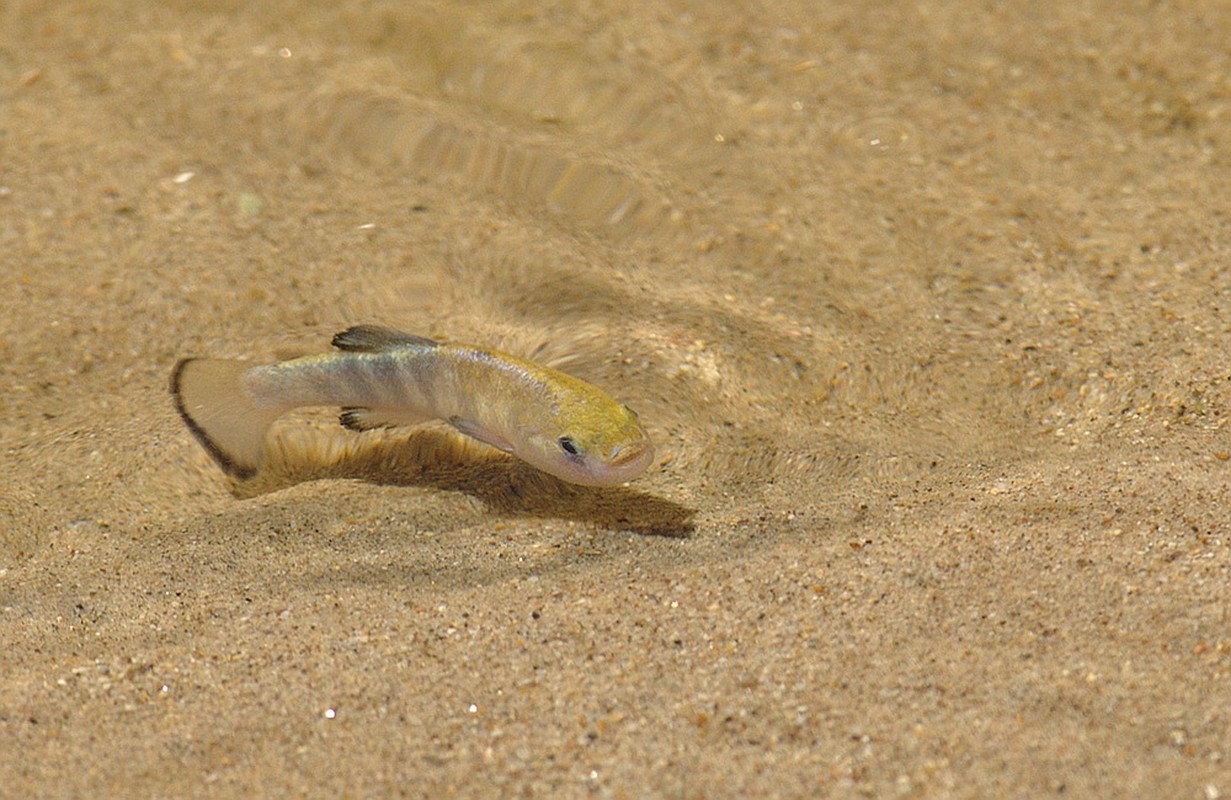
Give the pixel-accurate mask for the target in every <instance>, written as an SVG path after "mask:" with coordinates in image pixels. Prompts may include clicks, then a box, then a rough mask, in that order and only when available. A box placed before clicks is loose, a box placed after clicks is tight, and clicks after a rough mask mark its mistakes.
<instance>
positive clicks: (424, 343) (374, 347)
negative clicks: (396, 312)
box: [330, 325, 438, 353]
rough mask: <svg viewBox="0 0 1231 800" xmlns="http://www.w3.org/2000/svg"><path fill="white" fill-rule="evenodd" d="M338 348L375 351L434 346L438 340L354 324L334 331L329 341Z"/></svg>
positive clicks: (352, 350)
mask: <svg viewBox="0 0 1231 800" xmlns="http://www.w3.org/2000/svg"><path fill="white" fill-rule="evenodd" d="M330 344H332V345H333V346H334V347H336V348H338V349H339V350H346V351H348V352H357V353H375V352H378V351H380V350H387V349H389V348H391V347H406V346H408V345H409V346H415V347H435V346H436V345H437V344H438V342H435V341H433V340H431V339H427V338H424V337H423V336H415V335H413V334H410V333H402V332H401V331H395V330H394V329H393V328H386V327H383V326H381V325H354V326H352V327H350V328H347V329H346V330H344V331H341V332H339V333H335V334H334V335H333V339H332V340H331V341H330Z"/></svg>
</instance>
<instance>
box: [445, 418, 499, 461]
mask: <svg viewBox="0 0 1231 800" xmlns="http://www.w3.org/2000/svg"><path fill="white" fill-rule="evenodd" d="M449 424H450V425H452V426H453V427H454V428H457V429H458V430H459V431H461V432H462V433H464V434H466V435H467V436H469V437H470V438H472V439H478V440H479V441H480V442H483V443H484V444H490V445H491V446H492V447H494V448H496V449H497V450H503V451H504V452H506V453H511V452H513V443H512V442H510V441H509V440H508V439H506V438H504V437H503V436H501V435H500V434H498V433H496V432H495V431H493V430H491V429H489V428H485V427H483V426H482V425H480V424H479V423H477V422H474V421H472V420H468V419H462V418H461V417H450V418H449Z"/></svg>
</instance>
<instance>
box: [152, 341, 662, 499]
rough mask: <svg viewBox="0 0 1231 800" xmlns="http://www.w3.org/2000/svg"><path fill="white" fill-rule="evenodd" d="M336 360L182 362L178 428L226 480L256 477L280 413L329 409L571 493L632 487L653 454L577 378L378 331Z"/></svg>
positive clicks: (616, 406)
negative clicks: (532, 474)
mask: <svg viewBox="0 0 1231 800" xmlns="http://www.w3.org/2000/svg"><path fill="white" fill-rule="evenodd" d="M332 345H333V346H334V347H335V348H336V350H335V351H332V352H328V353H322V354H319V355H310V356H304V357H301V358H294V359H290V360H287V361H281V362H277V363H273V364H255V365H254V364H253V363H251V362H248V361H241V360H233V359H216V358H185V359H181V360H180V361H179V362H178V363H176V365H175V368H174V370H173V372H172V374H171V396H172V398H173V399H174V402H175V408H176V410H177V411H178V412H179V415H180V417H181V418H182V419H183V421H184V423H185V424H186V425H187V426H188V429H189V430H190V431H191V432H192V434H193V436H195V437H196V439H197V441H198V442H200V444H201V445H202V446H203V447H204V448H205V450H206V452H207V453H209V455H210V456H211V457H212V458H213V460H214V461H215V462H217V464H218V466H220V467H221V468H222V470H223V471H224V472H226V473H227V474H228V475H231V476H233V477H235V478H238V479H240V480H246V479H249V478H251V477H253V476H255V475H256V474H257V473H258V472H259V470H260V468H261V466H262V464H263V463H264V457H265V437H266V434H267V432H268V430H269V428H270V426H271V425H272V424H273V423H274V421H275V420H277V419H278V418H279V417H281V416H282V415H283V414H285V413H287V412H289V411H291V410H292V409H295V408H302V407H308V406H337V407H339V408H340V409H341V412H340V415H339V422H340V423H341V424H342V426H343V427H344V428H347V429H349V430H352V431H360V432H361V431H368V430H373V429H377V428H386V427H396V426H409V425H418V424H421V423H424V422H427V421H429V420H434V419H439V420H444V421H445V422H447V423H448V424H450V425H452V426H453V427H454V428H455V429H457V430H458V431H460V432H461V433H463V434H465V435H466V436H469V437H471V438H472V439H476V440H478V441H480V442H483V443H484V444H487V445H490V446H491V447H494V448H496V449H497V450H501V451H504V452H506V453H509V454H511V455H513V456H515V457H517V458H519V459H521V460H522V461H525V462H526V463H528V464H530V465H531V466H533V467H536V468H538V469H539V470H542V471H543V472H546V473H547V474H549V475H553V476H555V477H556V478H559V479H561V480H563V481H567V482H569V483H575V484H580V485H583V486H614V485H618V484H623V483H626V482H628V481H630V480H632V479H633V478H635V477H637V476H638V475H640V474H641V473H643V472H645V470H646V469H647V468H648V467H649V466H650V463H651V462H652V461H653V459H654V447H653V445H652V443H651V441H650V437H649V436H648V435H647V433H646V431H645V428H644V427H643V426H642V424H641V421H640V419H639V418H638V416H637V414H636V412H634V411H633V410H632V409H631V408H629V407H628V406H627V405H625V404H623V403H621V402H619V401H618V400H616V399H614V398H613V397H611V396H610V395H608V394H607V393H606V392H604V391H603V390H601V389H599V388H598V387H596V386H593V385H592V384H589V383H587V382H585V381H583V380H581V379H579V378H576V377H573V376H572V375H569V374H567V373H564V372H561V371H559V370H556V369H552V368H550V367H546V366H543V365H540V364H536V363H534V362H532V361H528V360H526V359H523V358H519V357H517V356H513V355H510V354H508V353H502V352H500V351H498V350H492V349H489V348H486V347H479V346H475V345H468V344H461V343H449V342H440V341H436V340H433V339H428V338H425V337H422V336H415V335H413V334H409V333H402V332H401V331H397V330H393V329H391V328H386V327H382V326H378V325H356V326H354V327H350V328H347V329H346V330H344V331H342V332H340V333H338V334H336V335H335V336H334V337H333V340H332Z"/></svg>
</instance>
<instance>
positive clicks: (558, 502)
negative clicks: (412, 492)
mask: <svg viewBox="0 0 1231 800" xmlns="http://www.w3.org/2000/svg"><path fill="white" fill-rule="evenodd" d="M321 479H350V480H361V481H365V482H368V483H373V484H377V485H382V486H407V487H411V486H414V487H430V488H433V489H441V490H444V491H452V492H462V493H465V494H468V495H470V496H472V497H474V498H476V499H478V500H479V501H480V502H482V503H483V504H484V505H485V506H486V507H487V508H488V509H490V510H491V511H493V512H496V513H499V514H505V515H508V516H521V517H539V518H551V519H565V520H574V521H576V522H582V523H587V524H592V525H597V526H600V527H603V528H608V529H611V530H622V531H632V532H634V533H638V534H641V535H646V536H666V537H670V538H686V537H687V536H689V535H690V534H691V533H692V532H693V530H694V528H695V524H694V522H693V517H694V516H695V514H696V511H695V509H691V508H688V507H686V506H682V505H680V504H678V503H674V502H672V501H670V500H664V499H662V498H659V497H655V496H653V495H650V494H646V493H644V492H640V491H637V490H636V489H631V488H628V487H626V486H613V487H601V488H600V487H589V486H576V485H573V484H570V483H565V482H564V481H561V480H558V479H556V478H553V477H552V476H550V475H547V474H546V473H543V472H540V471H538V470H536V469H534V468H533V467H531V466H529V465H527V464H525V463H523V462H521V461H518V460H517V459H514V458H510V457H506V456H504V455H503V454H495V452H494V451H491V450H489V449H488V448H486V447H483V446H481V445H477V444H471V443H469V442H468V441H465V440H462V439H460V438H459V437H458V436H456V435H455V434H452V433H449V432H445V431H441V430H435V429H431V428H429V429H425V430H418V431H415V432H414V433H412V434H411V435H410V436H409V437H405V436H401V437H398V436H396V435H392V434H383V435H382V433H381V432H376V433H374V434H364V435H362V436H352V435H346V436H340V435H339V434H338V433H336V432H334V431H327V430H319V429H312V428H299V429H295V430H292V431H286V432H284V433H282V434H280V435H277V436H275V437H274V438H273V440H272V441H271V442H270V444H269V447H268V450H267V461H266V464H265V466H264V467H263V468H262V470H261V472H260V473H259V474H257V475H256V476H255V477H254V478H252V479H250V480H247V481H240V482H236V483H234V484H233V485H232V492H233V493H234V494H235V495H236V496H237V497H241V498H250V497H257V496H259V495H263V494H268V493H270V492H275V491H278V490H280V489H285V488H288V487H290V486H294V485H296V484H299V483H305V482H307V481H314V480H321Z"/></svg>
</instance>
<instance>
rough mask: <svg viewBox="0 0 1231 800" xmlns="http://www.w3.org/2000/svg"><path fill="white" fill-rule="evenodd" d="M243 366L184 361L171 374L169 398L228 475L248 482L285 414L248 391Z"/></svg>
mask: <svg viewBox="0 0 1231 800" xmlns="http://www.w3.org/2000/svg"><path fill="white" fill-rule="evenodd" d="M250 368H251V365H250V364H248V363H247V362H244V361H230V360H226V359H216V358H186V359H184V360H182V361H180V362H179V363H178V364H176V365H175V371H174V372H172V373H171V396H172V397H173V398H174V399H175V410H176V411H178V412H179V414H180V417H182V418H183V420H184V423H185V424H186V425H188V429H189V430H191V431H192V434H193V436H196V437H197V441H199V442H200V443H201V445H202V446H203V447H204V448H205V450H206V452H208V453H209V454H210V456H212V457H213V459H214V461H217V462H218V466H220V467H222V469H223V471H225V472H226V473H227V474H228V475H233V476H235V477H236V478H239V479H241V480H245V479H247V478H251V477H252V476H253V475H255V474H256V472H257V470H258V469H259V468H260V466H261V462H262V461H263V460H264V453H265V433H266V432H267V431H268V430H269V426H270V425H272V424H273V422H274V420H275V419H277V418H278V417H280V416H281V415H282V414H283V413H284V412H285V411H286V410H287V409H286V408H283V407H280V406H277V405H269V404H263V403H258V402H257V401H256V399H255V398H253V396H252V395H251V394H250V393H249V392H248V391H247V390H246V388H245V386H244V373H246V372H247V371H248V370H249V369H250Z"/></svg>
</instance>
